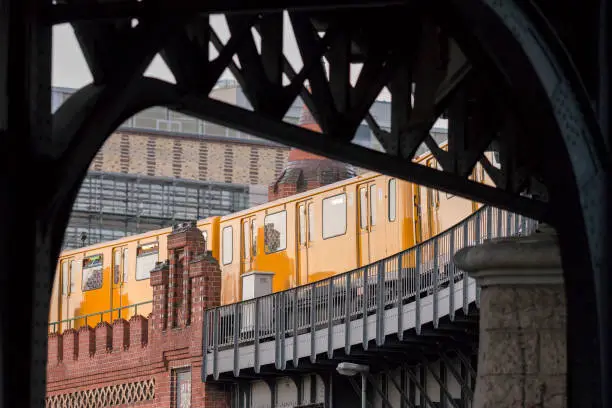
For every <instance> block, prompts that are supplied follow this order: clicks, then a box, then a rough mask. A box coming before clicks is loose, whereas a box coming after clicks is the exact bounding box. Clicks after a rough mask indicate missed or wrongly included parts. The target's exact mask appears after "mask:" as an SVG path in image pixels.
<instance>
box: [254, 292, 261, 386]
mask: <svg viewBox="0 0 612 408" xmlns="http://www.w3.org/2000/svg"><path fill="white" fill-rule="evenodd" d="M260 304H261V302H260V298H259V297H256V298H255V317H254V325H253V330H254V332H255V333H254V336H253V337H254V344H253V346H254V348H255V364H254V365H255V367H254V370H255V373H256V374H259V368H260V359H259V324H260V322H259V314H260V313H261V311H260Z"/></svg>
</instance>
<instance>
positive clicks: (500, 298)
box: [455, 227, 567, 408]
mask: <svg viewBox="0 0 612 408" xmlns="http://www.w3.org/2000/svg"><path fill="white" fill-rule="evenodd" d="M540 230H541V231H543V232H541V233H535V234H533V235H531V236H527V237H519V238H509V239H500V240H493V241H489V242H486V243H484V244H482V245H479V246H476V247H470V248H464V249H462V250H461V251H459V252H458V253H457V254H456V255H455V263H456V265H457V267H459V268H461V269H462V270H464V271H466V272H468V274H469V275H470V276H471V277H473V278H474V279H476V281H477V283H478V284H479V286H480V287H481V294H480V296H481V298H480V344H479V349H478V377H477V381H476V392H475V395H474V404H473V407H474V408H489V407H491V408H493V407H495V408H505V407H508V408H509V407H517V408H518V407H541V408H549V407H550V408H557V407H565V406H566V399H567V398H566V395H567V394H566V372H567V369H566V306H565V293H564V288H563V271H562V268H561V256H560V254H559V247H558V243H557V237H556V235H555V233H554V231H552V230H551V229H550V228H547V227H544V228H541V229H540Z"/></svg>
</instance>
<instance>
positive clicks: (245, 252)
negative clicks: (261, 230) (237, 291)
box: [240, 217, 257, 274]
mask: <svg viewBox="0 0 612 408" xmlns="http://www.w3.org/2000/svg"><path fill="white" fill-rule="evenodd" d="M241 225H242V227H241V238H242V239H241V241H242V253H241V255H242V256H241V261H240V273H241V274H244V273H247V272H251V271H252V270H253V262H254V258H255V256H256V254H257V239H256V238H255V239H254V237H256V236H257V235H256V234H257V224H256V223H255V217H249V218H243V219H242V221H241Z"/></svg>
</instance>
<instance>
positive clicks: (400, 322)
mask: <svg viewBox="0 0 612 408" xmlns="http://www.w3.org/2000/svg"><path fill="white" fill-rule="evenodd" d="M403 255H404V253H401V254H400V255H399V258H398V260H397V266H398V269H397V284H398V287H397V338H398V339H399V340H400V341H402V340H403V339H404V277H405V276H406V275H407V272H406V273H404V272H405V271H404V256H403ZM406 277H407V276H406Z"/></svg>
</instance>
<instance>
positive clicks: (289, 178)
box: [268, 106, 357, 201]
mask: <svg viewBox="0 0 612 408" xmlns="http://www.w3.org/2000/svg"><path fill="white" fill-rule="evenodd" d="M298 125H299V126H301V127H303V128H306V129H309V130H312V131H314V132H321V128H320V127H319V125H318V124H317V123H316V122H315V120H314V117H313V116H312V114H311V113H310V112H309V111H308V108H306V106H304V107H303V108H302V115H301V117H300V121H299V122H298ZM313 137H315V136H313ZM276 170H277V178H276V181H275V182H274V183H272V184H270V185H269V186H268V200H270V201H273V200H278V199H280V198H285V197H289V196H292V195H294V194H297V193H302V192H304V191H308V190H312V189H314V188H318V187H322V186H324V185H327V184H331V183H335V182H337V181H341V180H345V179H347V178H351V177H354V176H356V175H357V172H356V170H355V168H353V166H351V165H348V164H344V163H340V162H337V161H334V160H330V159H327V158H325V157H322V156H317V155H316V154H312V153H309V152H305V151H303V150H299V149H291V151H290V152H289V156H288V162H287V165H286V166H285V168H284V169H282V170H281V171H279V170H280V162H279V161H278V160H277V161H276Z"/></svg>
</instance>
